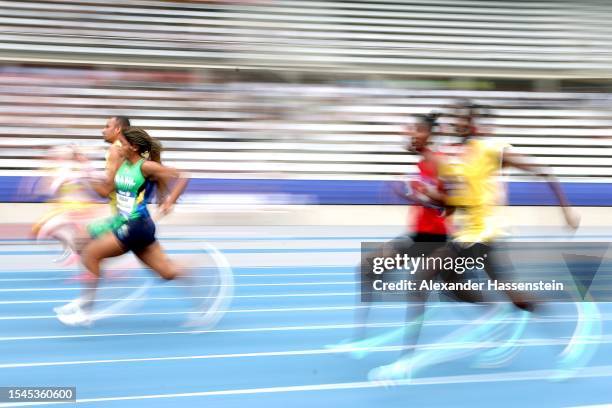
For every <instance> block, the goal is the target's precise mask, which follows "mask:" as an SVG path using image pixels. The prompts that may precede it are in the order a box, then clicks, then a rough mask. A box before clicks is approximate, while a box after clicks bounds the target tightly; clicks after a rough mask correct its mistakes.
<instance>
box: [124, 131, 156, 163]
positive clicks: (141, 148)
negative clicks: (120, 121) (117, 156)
mask: <svg viewBox="0 0 612 408" xmlns="http://www.w3.org/2000/svg"><path fill="white" fill-rule="evenodd" d="M122 133H123V137H124V139H125V141H126V144H125V145H124V146H123V153H124V154H125V157H126V158H133V157H142V158H144V159H149V160H153V161H156V162H158V163H161V152H162V145H161V143H160V142H159V141H158V140H157V139H154V138H152V137H151V136H149V134H148V133H147V132H145V131H144V130H143V129H140V128H137V127H128V128H126V129H125V130H123V132H122Z"/></svg>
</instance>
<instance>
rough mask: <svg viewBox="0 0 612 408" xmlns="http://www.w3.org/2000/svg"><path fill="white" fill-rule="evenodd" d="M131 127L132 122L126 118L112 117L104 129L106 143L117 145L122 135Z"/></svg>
mask: <svg viewBox="0 0 612 408" xmlns="http://www.w3.org/2000/svg"><path fill="white" fill-rule="evenodd" d="M128 127H130V120H129V119H128V118H127V117H125V116H112V117H110V118H108V120H107V121H106V126H104V129H102V135H103V136H104V141H105V142H106V143H115V142H116V141H117V139H119V138H120V137H121V133H122V132H123V131H124V130H125V129H127V128H128Z"/></svg>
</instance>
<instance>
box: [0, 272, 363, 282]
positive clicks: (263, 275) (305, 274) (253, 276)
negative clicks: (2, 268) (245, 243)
mask: <svg viewBox="0 0 612 408" xmlns="http://www.w3.org/2000/svg"><path fill="white" fill-rule="evenodd" d="M0 273H2V272H0ZM184 276H187V277H190V278H211V277H214V276H217V275H184ZM293 276H356V272H354V273H351V272H327V273H326V272H318V273H252V274H251V273H249V274H234V277H235V278H260V277H261V278H263V277H265V278H276V277H293ZM71 277H72V275H66V276H64V277H61V278H0V282H54V281H66V280H70V278H71ZM138 279H140V280H142V279H146V277H144V276H113V277H112V278H110V279H109V280H111V281H115V280H138Z"/></svg>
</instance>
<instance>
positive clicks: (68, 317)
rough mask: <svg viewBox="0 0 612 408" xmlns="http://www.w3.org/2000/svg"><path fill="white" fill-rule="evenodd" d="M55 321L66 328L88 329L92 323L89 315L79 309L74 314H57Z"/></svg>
mask: <svg viewBox="0 0 612 408" xmlns="http://www.w3.org/2000/svg"><path fill="white" fill-rule="evenodd" d="M57 319H58V320H59V321H60V322H62V323H63V324H65V325H66V326H83V327H89V326H91V324H92V323H93V319H92V316H91V314H90V313H88V312H86V311H84V310H83V309H81V308H80V307H79V308H77V309H76V311H75V312H74V313H59V314H58V315H57Z"/></svg>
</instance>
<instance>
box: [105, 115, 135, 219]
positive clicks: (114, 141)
mask: <svg viewBox="0 0 612 408" xmlns="http://www.w3.org/2000/svg"><path fill="white" fill-rule="evenodd" d="M129 127H130V120H129V119H128V118H127V117H125V116H112V117H110V118H109V119H108V120H107V121H106V126H104V129H102V135H103V136H104V141H105V142H106V143H110V145H111V146H110V147H109V148H108V150H107V151H106V154H105V156H104V158H105V160H106V163H105V170H106V176H107V177H108V178H109V179H111V180H113V179H114V178H115V173H116V172H117V170H118V169H119V166H120V165H121V164H122V163H123V153H122V149H121V147H122V144H123V140H124V139H123V134H122V132H123V131H124V130H126V129H127V128H129ZM98 193H100V191H98ZM108 198H109V200H110V201H109V204H110V207H111V212H112V213H113V214H116V213H117V201H116V197H115V191H114V190H113V191H111V193H110V194H109V195H108Z"/></svg>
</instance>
